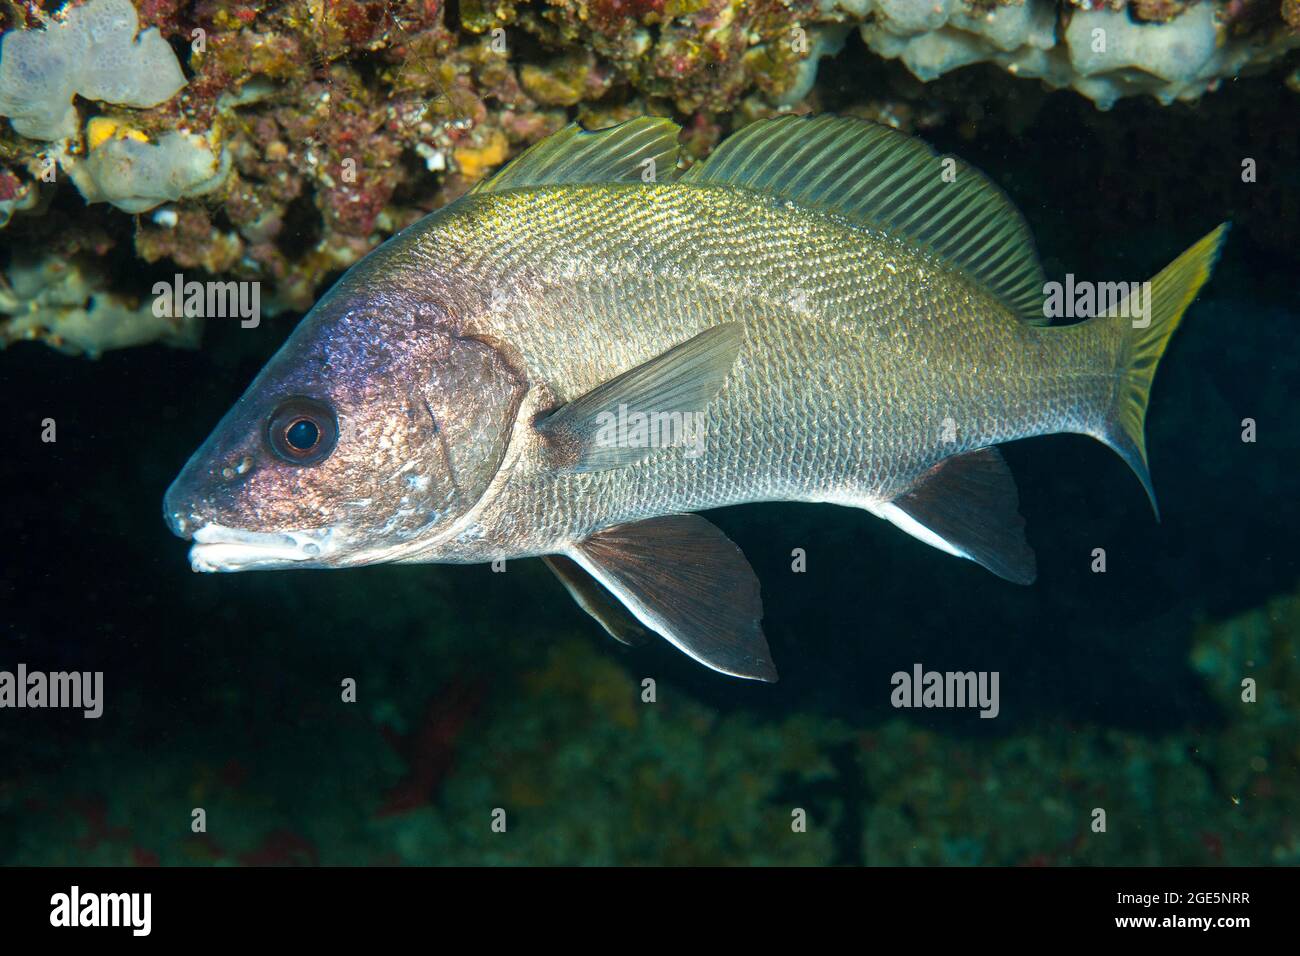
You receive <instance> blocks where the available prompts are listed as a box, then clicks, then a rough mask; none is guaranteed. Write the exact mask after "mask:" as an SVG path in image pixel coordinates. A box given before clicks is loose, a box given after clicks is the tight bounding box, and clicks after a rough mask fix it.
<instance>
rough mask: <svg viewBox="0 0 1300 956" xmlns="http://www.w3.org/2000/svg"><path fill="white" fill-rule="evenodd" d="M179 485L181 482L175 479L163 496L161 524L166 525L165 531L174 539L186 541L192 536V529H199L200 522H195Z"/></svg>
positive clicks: (191, 510)
mask: <svg viewBox="0 0 1300 956" xmlns="http://www.w3.org/2000/svg"><path fill="white" fill-rule="evenodd" d="M180 484H181V480H180V479H179V478H177V479H176V480H175V481H173V482H172V484H171V487H170V488H168V489H167V493H166V494H165V495H163V502H162V512H163V524H165V525H167V529H168V530H169V531H171V533H172V534H174V535H176V537H178V538H184V539H185V540H186V541H188V540H189V539H190V538H192V537H193V536H194V529H195V528H197V527H199V525H200V524H201V522H200V521H198V520H196V518H195V515H194V512H193V509H192V508H191V507H190V502H189V501H188V500H187V496H186V494H185V491H184V489H183V488H181V487H179V486H180Z"/></svg>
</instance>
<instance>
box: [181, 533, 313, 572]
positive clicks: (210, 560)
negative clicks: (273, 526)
mask: <svg viewBox="0 0 1300 956" xmlns="http://www.w3.org/2000/svg"><path fill="white" fill-rule="evenodd" d="M333 538H334V532H333V530H332V529H329V528H327V529H325V530H323V531H286V532H261V531H241V530H240V529H238V528H227V527H225V526H224V525H219V524H205V525H204V526H203V527H202V528H199V530H198V531H195V532H194V546H193V547H192V548H190V567H192V568H193V569H194V570H195V571H250V570H254V569H258V568H262V569H269V568H287V567H293V566H294V565H300V564H304V563H305V562H311V563H313V564H320V563H322V561H323V559H324V558H325V557H326V556H327V555H328V554H329V553H330V552H332V551H334V550H335V547H334V541H333Z"/></svg>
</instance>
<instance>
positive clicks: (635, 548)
mask: <svg viewBox="0 0 1300 956" xmlns="http://www.w3.org/2000/svg"><path fill="white" fill-rule="evenodd" d="M569 556H570V557H572V558H573V560H574V561H576V562H577V563H578V564H579V565H581V566H582V567H583V569H584V570H586V571H587V572H588V573H590V574H591V575H592V577H594V578H595V579H596V580H597V581H599V582H600V583H601V584H602V585H604V586H605V587H606V588H607V589H608V590H609V591H610V593H611V594H613V595H614V596H615V597H617V598H618V599H619V600H620V601H622V602H623V604H624V605H625V606H626V607H627V609H628V610H629V611H631V612H632V614H633V615H634V616H635V617H636V619H637V620H638V621H640V622H641V623H642V624H644V625H645V626H646V627H648V628H649V629H651V630H652V631H655V632H656V633H658V634H659V635H661V636H662V637H663V638H664V639H665V640H667V641H668V642H669V643H671V644H672V645H674V646H675V647H677V648H678V649H679V650H681V651H683V652H684V653H686V654H688V655H690V656H691V657H693V658H695V660H697V661H699V662H700V663H701V664H704V665H705V666H706V667H711V668H712V669H713V670H715V671H720V672H721V673H723V674H730V675H732V676H734V677H747V678H749V679H751V680H761V681H768V682H772V681H775V680H776V668H775V667H774V666H773V665H772V653H771V651H770V650H769V649H768V646H767V638H766V637H764V636H763V629H762V627H761V625H760V621H761V619H762V617H763V603H762V600H761V598H760V596H759V587H758V578H757V577H756V576H755V575H754V569H753V568H751V567H750V566H749V562H748V561H746V560H745V556H744V554H742V553H741V551H740V548H738V547H736V545H735V544H734V543H733V542H732V541H731V540H730V539H729V538H728V537H727V536H726V535H724V534H723V533H722V532H721V531H719V530H718V529H717V528H715V527H714V526H713V525H711V524H709V522H707V521H705V520H704V519H703V518H701V517H700V516H699V515H668V516H665V517H661V518H649V519H647V520H645V521H637V522H634V523H632V524H624V525H616V526H614V527H612V528H607V529H606V530H604V531H601V532H599V533H598V534H595V535H592V536H591V537H590V538H587V539H586V540H585V541H582V542H579V543H578V544H577V545H575V546H574V547H573V548H572V549H571V550H570V552H569Z"/></svg>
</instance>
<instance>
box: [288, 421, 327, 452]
mask: <svg viewBox="0 0 1300 956" xmlns="http://www.w3.org/2000/svg"><path fill="white" fill-rule="evenodd" d="M284 438H285V441H287V442H288V443H289V444H290V445H291V446H293V447H294V448H296V449H298V451H311V449H312V448H313V447H314V446H315V445H316V442H318V441H320V429H319V428H317V427H316V423H315V422H313V421H311V420H310V419H306V418H300V419H298V420H297V421H296V422H294V423H293V424H292V425H290V426H289V428H288V430H287V431H286V432H285V433H284Z"/></svg>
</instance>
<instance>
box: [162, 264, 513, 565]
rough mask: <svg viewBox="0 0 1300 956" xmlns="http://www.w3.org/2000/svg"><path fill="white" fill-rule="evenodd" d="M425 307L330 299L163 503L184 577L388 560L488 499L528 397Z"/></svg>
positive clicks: (497, 362) (492, 357) (481, 350)
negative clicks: (185, 552) (184, 551)
mask: <svg viewBox="0 0 1300 956" xmlns="http://www.w3.org/2000/svg"><path fill="white" fill-rule="evenodd" d="M444 318H445V317H444V316H439V315H438V314H437V310H436V309H434V310H431V309H429V308H427V307H426V305H423V304H413V303H411V302H409V301H404V300H396V299H384V298H375V297H373V296H366V295H355V294H338V290H336V291H335V292H332V293H331V294H330V295H329V296H327V298H326V299H324V300H322V301H321V303H319V304H318V305H317V306H316V307H315V308H314V309H313V310H312V312H311V313H309V314H308V316H307V317H306V318H304V319H303V321H302V322H301V323H300V324H299V327H298V328H297V329H296V330H295V331H294V332H293V334H292V335H291V336H290V337H289V339H288V340H287V341H286V342H285V344H284V346H283V347H282V348H281V349H280V351H279V352H278V353H277V354H276V355H275V357H274V358H272V360H271V361H270V362H269V363H268V364H267V366H266V367H265V368H264V369H263V370H262V372H261V373H260V374H259V375H258V376H257V378H256V379H255V380H254V382H253V384H252V385H251V386H249V388H248V390H247V391H246V392H245V393H244V395H243V396H242V397H241V398H240V399H239V400H238V401H237V402H236V403H235V405H234V407H233V408H231V409H230V411H229V412H228V413H227V414H226V416H225V417H224V418H223V419H222V420H221V422H220V423H219V424H218V425H217V427H216V429H215V430H214V431H213V432H212V434H211V435H210V436H209V437H208V439H207V441H206V442H204V443H203V445H202V446H201V447H200V448H199V450H198V451H197V452H195V453H194V455H193V457H191V458H190V460H189V462H188V463H187V464H186V465H185V467H184V469H183V470H182V471H181V473H180V475H179V476H178V477H177V478H176V480H175V481H174V482H173V483H172V485H171V488H170V489H169V490H168V491H167V494H166V496H165V498H164V501H163V518H164V520H165V522H166V523H167V525H168V526H169V527H170V528H171V530H172V531H173V532H174V533H175V534H177V535H178V536H180V537H182V538H188V539H192V540H193V542H194V544H193V547H192V548H191V551H190V562H191V565H192V566H193V568H194V570H196V571H242V570H250V569H271V568H309V567H317V568H320V567H329V568H337V567H353V566H358V565H363V564H375V563H380V562H385V561H394V560H399V559H401V558H403V557H405V556H408V555H410V554H412V553H413V552H415V551H417V550H418V549H419V545H420V543H421V542H423V541H426V540H428V539H430V538H431V537H437V536H438V535H439V534H440V533H442V532H445V531H446V529H447V528H448V527H449V526H451V525H453V524H454V523H455V522H456V519H457V518H459V517H461V516H463V515H464V514H466V512H468V511H469V510H470V509H471V508H473V507H474V505H475V504H476V502H477V501H478V500H479V499H480V498H481V497H482V496H483V494H484V492H485V491H486V490H487V488H488V486H489V484H490V483H491V481H492V478H493V477H494V476H495V474H496V472H497V469H498V468H499V467H500V464H501V461H502V459H503V457H504V454H505V449H506V446H507V444H508V441H509V437H510V434H511V430H512V427H513V424H514V418H515V415H516V414H517V413H518V409H519V405H520V399H521V395H522V393H523V391H524V389H523V387H522V386H521V384H520V380H519V378H518V377H517V376H516V375H515V374H514V373H513V371H512V370H511V368H510V367H509V365H508V364H507V363H506V362H505V361H504V360H503V358H502V357H501V355H500V353H499V351H498V350H497V349H496V348H495V347H493V346H492V345H491V344H489V343H486V342H483V341H480V340H477V339H473V338H466V337H462V336H459V335H457V334H455V333H453V332H449V331H447V328H448V325H447V323H446V322H445V321H443V319H444Z"/></svg>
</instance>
